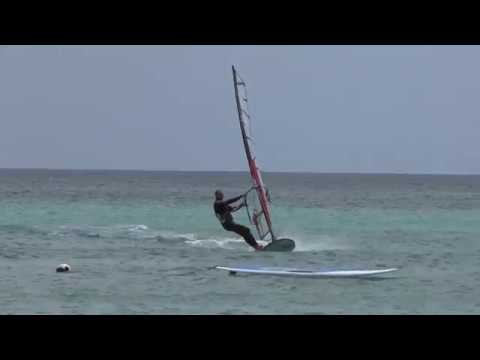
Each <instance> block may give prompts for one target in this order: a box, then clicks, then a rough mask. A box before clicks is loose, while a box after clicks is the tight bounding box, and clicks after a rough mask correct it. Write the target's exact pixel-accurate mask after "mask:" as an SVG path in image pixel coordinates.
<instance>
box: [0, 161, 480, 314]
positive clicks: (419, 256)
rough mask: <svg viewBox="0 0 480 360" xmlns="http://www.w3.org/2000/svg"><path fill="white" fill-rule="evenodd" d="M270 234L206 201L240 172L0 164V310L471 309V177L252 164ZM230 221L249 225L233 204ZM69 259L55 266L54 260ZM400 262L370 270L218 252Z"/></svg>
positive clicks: (478, 207)
mask: <svg viewBox="0 0 480 360" xmlns="http://www.w3.org/2000/svg"><path fill="white" fill-rule="evenodd" d="M263 179H264V182H265V183H266V184H267V186H268V188H269V191H270V197H271V201H272V204H271V206H272V221H273V227H274V229H275V233H276V235H277V237H288V238H291V239H294V240H295V242H296V248H295V250H294V251H293V252H290V253H274V252H255V251H253V250H252V249H251V248H249V246H248V245H247V244H246V243H245V242H244V241H243V239H241V238H240V237H238V236H237V235H236V234H234V233H229V232H226V231H225V230H223V229H222V227H221V226H220V224H219V222H218V220H217V219H216V217H215V215H214V213H213V206H212V205H213V200H214V191H215V190H216V189H222V190H223V192H224V193H225V196H226V197H227V198H228V197H234V196H236V195H239V194H241V193H244V192H245V191H246V190H248V189H249V187H250V186H251V181H250V178H249V175H248V173H246V172H168V171H120V170H119V171H114V170H108V171H107V170H102V171H100V170H88V171H87V170H47V169H31V170H30V169H21V170H20V169H3V170H0V287H1V291H0V314H54V315H56V314H108V315H110V314H112V315H117V314H129V315H130V314H152V315H153V314H155V315H156V314H158V315H162V314H178V315H190V314H193V315H197V314H200V315H202V314H213V315H225V314H233V315H242V314H258V315H263V314H267V315H287V314H301V315H310V314H324V315H337V314H352V315H363V314H480V286H479V285H480V176H463V175H408V174H310V173H264V174H263ZM235 219H236V221H237V222H238V223H241V224H244V225H247V226H249V227H251V229H252V231H254V227H253V226H252V225H250V223H249V219H248V216H247V214H246V212H245V211H243V210H240V211H238V212H236V213H235ZM63 263H66V264H69V265H70V267H71V271H70V272H64V273H58V272H56V268H57V266H58V265H59V264H63ZM251 265H255V266H276V267H293V268H299V269H319V270H321V269H340V270H347V269H351V270H356V269H382V268H387V267H388V268H389V267H395V268H398V269H399V270H398V271H396V272H393V273H388V274H385V275H382V276H378V277H374V278H367V279H350V278H344V279H338V278H337V279H334V278H322V279H320V278H297V277H278V276H267V275H248V274H237V275H235V276H232V275H230V274H229V273H228V272H225V271H222V270H218V269H216V268H215V267H216V266H251Z"/></svg>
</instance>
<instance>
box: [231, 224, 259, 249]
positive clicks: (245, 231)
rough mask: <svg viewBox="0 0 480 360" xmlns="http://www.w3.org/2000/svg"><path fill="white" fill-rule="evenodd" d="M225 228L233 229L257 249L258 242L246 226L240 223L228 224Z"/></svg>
mask: <svg viewBox="0 0 480 360" xmlns="http://www.w3.org/2000/svg"><path fill="white" fill-rule="evenodd" d="M225 229H226V230H228V231H233V232H234V233H236V234H238V235H240V236H241V237H243V238H244V239H245V241H246V242H247V244H248V245H250V246H251V247H253V248H255V249H257V248H258V244H257V241H256V240H255V238H254V237H253V235H252V232H251V231H250V229H249V228H248V227H246V226H243V225H240V224H229V225H227V226H226V227H225Z"/></svg>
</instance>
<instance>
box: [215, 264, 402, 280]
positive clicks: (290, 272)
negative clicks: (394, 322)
mask: <svg viewBox="0 0 480 360" xmlns="http://www.w3.org/2000/svg"><path fill="white" fill-rule="evenodd" d="M216 268H217V269H220V270H226V271H229V272H230V273H231V274H235V273H248V274H257V275H279V276H301V277H367V276H373V275H379V274H385V273H389V272H392V271H397V270H398V269H397V268H389V269H376V270H312V269H308V270H303V269H296V268H282V267H263V266H248V267H227V266H217V267H216Z"/></svg>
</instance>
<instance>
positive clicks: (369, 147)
mask: <svg viewBox="0 0 480 360" xmlns="http://www.w3.org/2000/svg"><path fill="white" fill-rule="evenodd" d="M479 64H480V47H479V46H419V45H416V46H398V45H395V46H364V45H359V46H265V45H262V46H99V45H97V46H0V125H1V127H0V168H52V169H63V168H64V169H141V170H193V171H209V170H219V171H245V170H246V169H247V164H246V160H245V154H244V151H243V144H242V141H241V137H240V129H239V124H238V118H237V113H236V105H235V100H234V92H233V84H232V73H231V66H232V65H235V66H236V68H237V70H238V71H239V73H240V75H241V76H242V78H243V79H245V80H246V82H247V85H248V94H249V106H250V112H251V115H252V124H251V127H252V132H253V137H254V140H255V151H256V155H257V160H258V162H259V165H260V167H261V168H262V169H263V170H264V171H285V172H296V171H299V172H348V173H426V174H430V173H434V174H435V173H439V174H480V161H479V159H480V141H479V135H480V116H479V115H480V70H479V69H480V68H479Z"/></svg>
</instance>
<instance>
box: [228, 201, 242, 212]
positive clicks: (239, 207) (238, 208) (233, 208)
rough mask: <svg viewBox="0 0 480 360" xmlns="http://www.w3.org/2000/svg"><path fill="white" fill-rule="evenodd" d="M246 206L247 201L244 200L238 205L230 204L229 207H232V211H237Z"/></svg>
mask: <svg viewBox="0 0 480 360" xmlns="http://www.w3.org/2000/svg"><path fill="white" fill-rule="evenodd" d="M244 206H245V203H243V202H242V203H241V204H240V205H238V206H234V207H231V206H229V209H230V212H235V211H237V210H240V209H241V208H242V207H244Z"/></svg>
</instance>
